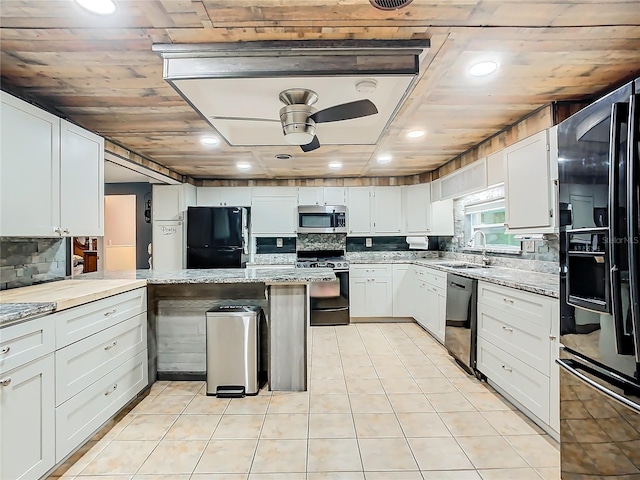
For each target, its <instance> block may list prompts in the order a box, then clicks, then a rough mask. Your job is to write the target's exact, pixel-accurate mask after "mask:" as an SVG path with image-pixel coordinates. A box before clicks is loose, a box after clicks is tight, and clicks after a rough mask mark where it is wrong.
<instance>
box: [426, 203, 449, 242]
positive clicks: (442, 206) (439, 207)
mask: <svg viewBox="0 0 640 480" xmlns="http://www.w3.org/2000/svg"><path fill="white" fill-rule="evenodd" d="M429 233H430V234H431V235H442V236H452V235H453V199H449V200H440V201H438V202H433V203H432V204H431V229H430V231H429Z"/></svg>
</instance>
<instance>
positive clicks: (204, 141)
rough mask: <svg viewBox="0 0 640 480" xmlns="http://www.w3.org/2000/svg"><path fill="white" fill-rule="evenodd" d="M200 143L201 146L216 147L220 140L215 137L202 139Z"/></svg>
mask: <svg viewBox="0 0 640 480" xmlns="http://www.w3.org/2000/svg"><path fill="white" fill-rule="evenodd" d="M200 143H202V144H203V145H217V144H218V143H220V139H219V138H217V137H202V138H201V139H200Z"/></svg>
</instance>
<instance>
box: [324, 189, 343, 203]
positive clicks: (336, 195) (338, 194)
mask: <svg viewBox="0 0 640 480" xmlns="http://www.w3.org/2000/svg"><path fill="white" fill-rule="evenodd" d="M322 192H323V202H324V204H325V205H345V204H346V195H345V188H344V187H324V188H323V189H322Z"/></svg>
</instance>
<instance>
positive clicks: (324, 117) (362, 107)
mask: <svg viewBox="0 0 640 480" xmlns="http://www.w3.org/2000/svg"><path fill="white" fill-rule="evenodd" d="M376 113H378V109H377V108H376V106H375V105H374V104H373V102H372V101H371V100H356V101H355V102H349V103H343V104H341V105H335V106H333V107H329V108H325V109H324V110H320V111H319V112H316V113H314V114H313V115H310V116H309V118H310V119H312V120H313V121H314V122H316V123H327V122H338V121H340V120H349V119H350V118H360V117H367V116H369V115H375V114H376Z"/></svg>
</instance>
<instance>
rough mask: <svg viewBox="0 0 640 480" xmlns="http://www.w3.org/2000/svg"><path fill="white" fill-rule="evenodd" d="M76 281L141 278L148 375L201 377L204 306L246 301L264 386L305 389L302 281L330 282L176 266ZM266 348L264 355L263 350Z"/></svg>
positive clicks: (326, 273)
mask: <svg viewBox="0 0 640 480" xmlns="http://www.w3.org/2000/svg"><path fill="white" fill-rule="evenodd" d="M76 278H79V279H86V280H96V279H116V278H117V279H126V278H129V279H138V280H146V282H147V299H148V307H147V311H148V329H149V331H148V339H149V379H150V382H153V381H155V380H156V379H172V380H178V379H185V380H187V379H194V380H195V379H204V378H205V374H206V341H205V312H206V311H207V310H209V309H210V308H212V307H214V306H218V305H229V304H247V305H258V306H260V307H262V309H263V311H264V313H265V323H264V325H265V326H266V328H264V329H263V330H262V332H261V335H262V337H263V339H262V340H263V341H262V344H263V345H268V346H269V348H268V352H263V354H262V355H261V357H262V363H263V365H264V364H266V365H267V371H268V379H269V388H270V389H271V390H281V391H304V390H306V389H307V352H308V349H307V340H308V328H309V304H308V284H309V283H312V282H330V281H333V280H335V275H334V273H333V271H332V270H331V269H323V268H318V269H295V268H276V269H269V268H262V269H252V268H247V269H207V270H197V269H183V270H173V271H156V270H136V271H119V272H95V273H90V274H84V275H81V276H79V277H76ZM265 353H266V355H265Z"/></svg>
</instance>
